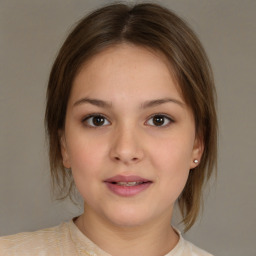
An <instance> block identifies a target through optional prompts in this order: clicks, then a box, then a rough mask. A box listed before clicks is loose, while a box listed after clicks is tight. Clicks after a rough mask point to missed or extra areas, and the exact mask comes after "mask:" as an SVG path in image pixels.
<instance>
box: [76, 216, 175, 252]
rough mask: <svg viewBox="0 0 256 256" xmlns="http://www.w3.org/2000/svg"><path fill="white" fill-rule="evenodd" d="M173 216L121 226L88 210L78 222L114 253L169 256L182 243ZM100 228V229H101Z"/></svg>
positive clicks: (84, 230)
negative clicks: (171, 222) (171, 223)
mask: <svg viewBox="0 0 256 256" xmlns="http://www.w3.org/2000/svg"><path fill="white" fill-rule="evenodd" d="M170 219H171V217H170V215H168V216H164V217H162V218H159V219H158V220H156V221H154V222H150V223H145V224H143V225H140V226H132V227H131V226H129V227H120V226H116V225H113V224H112V223H109V222H107V221H105V220H102V219H98V218H97V217H96V216H95V215H92V214H89V213H88V212H87V211H86V214H85V213H84V214H83V215H81V216H80V217H79V218H78V219H77V220H76V221H75V224H76V225H77V226H78V228H79V229H80V230H81V231H82V233H84V235H86V236H87V237H88V238H89V239H90V240H91V241H93V242H94V243H95V244H96V245H98V246H99V247H100V248H101V249H102V250H104V251H106V252H108V253H109V254H111V255H113V256H117V255H118V256H120V255H122V256H130V255H133V256H139V255H140V256H141V255H148V256H155V255H165V254H167V253H168V252H169V251H171V250H172V249H173V248H174V247H175V245H176V244H177V243H178V240H179V236H178V234H176V232H175V231H174V230H173V228H172V227H171V225H170ZM99 231H100V232H99Z"/></svg>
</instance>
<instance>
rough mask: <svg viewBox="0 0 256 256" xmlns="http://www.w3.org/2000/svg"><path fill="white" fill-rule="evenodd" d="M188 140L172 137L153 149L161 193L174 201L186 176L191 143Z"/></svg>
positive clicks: (188, 167)
mask: <svg viewBox="0 0 256 256" xmlns="http://www.w3.org/2000/svg"><path fill="white" fill-rule="evenodd" d="M188 144H189V145H190V143H189V140H184V142H183V140H182V139H172V140H170V141H165V142H164V143H163V144H162V145H161V144H160V145H159V147H158V149H156V150H155V158H154V165H155V168H156V169H157V170H158V179H159V181H160V190H161V193H162V194H163V195H164V197H166V199H167V200H168V201H169V202H174V201H175V200H176V199H177V198H178V196H179V195H180V193H181V192H182V190H183V188H184V186H185V184H186V182H187V178H188V174H189V170H190V162H191V152H192V147H193V146H192V145H190V146H189V147H188Z"/></svg>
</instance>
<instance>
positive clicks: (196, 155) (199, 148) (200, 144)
mask: <svg viewBox="0 0 256 256" xmlns="http://www.w3.org/2000/svg"><path fill="white" fill-rule="evenodd" d="M203 152H204V140H203V138H202V136H196V138H195V141H194V146H193V150H192V155H191V163H190V169H193V168H195V167H197V166H198V165H199V164H200V160H201V157H202V155H203ZM195 160H197V161H198V162H195Z"/></svg>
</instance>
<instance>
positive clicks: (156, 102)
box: [73, 98, 184, 108]
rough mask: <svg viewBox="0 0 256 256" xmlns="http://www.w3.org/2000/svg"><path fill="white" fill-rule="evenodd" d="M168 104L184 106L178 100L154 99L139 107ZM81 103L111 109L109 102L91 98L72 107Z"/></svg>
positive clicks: (82, 100) (83, 99) (81, 100)
mask: <svg viewBox="0 0 256 256" xmlns="http://www.w3.org/2000/svg"><path fill="white" fill-rule="evenodd" d="M168 102H173V103H176V104H178V105H180V106H181V107H183V106H184V103H182V102H181V101H179V100H176V99H172V98H164V99H155V100H150V101H146V102H144V103H143V104H142V105H141V108H149V107H156V106H158V105H161V104H164V103H168ZM83 103H89V104H92V105H94V106H97V107H101V108H111V107H112V103H111V102H107V101H103V100H99V99H91V98H82V99H80V100H78V101H76V102H75V103H74V104H73V107H75V106H78V105H81V104H83Z"/></svg>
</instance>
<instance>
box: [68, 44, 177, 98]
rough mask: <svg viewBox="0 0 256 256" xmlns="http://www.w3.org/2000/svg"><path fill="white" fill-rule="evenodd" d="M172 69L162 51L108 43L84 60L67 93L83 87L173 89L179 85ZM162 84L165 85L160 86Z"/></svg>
mask: <svg viewBox="0 0 256 256" xmlns="http://www.w3.org/2000/svg"><path fill="white" fill-rule="evenodd" d="M173 73H174V71H173V69H172V66H171V64H170V62H169V61H168V59H167V58H166V57H165V55H164V54H163V53H161V52H159V51H156V50H153V49H149V48H146V47H141V46H136V45H133V44H127V43H123V44H119V45H114V46H111V47H108V48H106V49H104V50H103V51H101V52H100V53H98V54H96V55H94V56H93V57H92V58H90V59H89V60H88V61H86V62H85V63H84V64H83V65H82V67H81V68H80V70H79V72H78V74H77V75H76V77H75V79H74V82H73V86H72V87H73V88H72V92H71V94H72V95H73V96H74V94H80V93H82V91H83V93H84V92H85V91H86V90H87V91H88V93H90V91H95V90H97V91H98V92H99V91H101V90H106V89H109V90H117V89H120V91H122V89H123V90H124V89H125V90H128V89H130V90H134V89H135V87H136V90H137V93H138V92H139V91H140V92H142V91H144V92H145V91H148V90H150V89H152V88H153V87H155V89H156V90H157V89H159V90H160V89H162V90H163V89H164V88H165V90H169V89H170V88H172V90H173V91H175V90H176V93H175V94H179V96H181V93H180V87H179V85H178V83H177V82H176V80H175V78H174V77H175V76H174V75H173ZM164 85H165V86H164Z"/></svg>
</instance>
